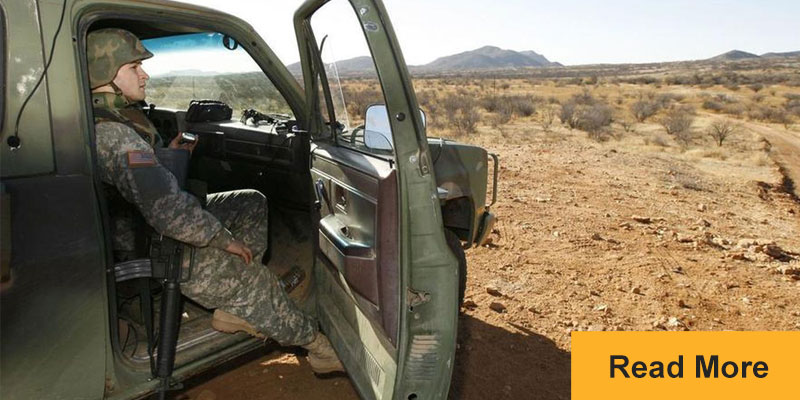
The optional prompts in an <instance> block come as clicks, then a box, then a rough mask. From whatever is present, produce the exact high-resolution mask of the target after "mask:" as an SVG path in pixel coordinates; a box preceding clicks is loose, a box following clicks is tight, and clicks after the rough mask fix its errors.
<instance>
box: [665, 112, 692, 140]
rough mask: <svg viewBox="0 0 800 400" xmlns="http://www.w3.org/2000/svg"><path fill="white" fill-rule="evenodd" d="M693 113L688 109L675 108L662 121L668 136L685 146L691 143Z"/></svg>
mask: <svg viewBox="0 0 800 400" xmlns="http://www.w3.org/2000/svg"><path fill="white" fill-rule="evenodd" d="M692 111H693V110H690V109H688V108H686V107H677V108H673V109H671V110H670V111H669V112H668V113H667V114H666V115H665V116H664V117H663V118H661V121H660V123H661V126H663V127H664V130H665V131H666V132H667V135H671V136H674V137H675V140H676V141H678V142H679V143H681V144H683V145H684V146H686V145H688V144H689V143H691V141H692V137H693V135H692V122H694V115H692V114H693V113H692Z"/></svg>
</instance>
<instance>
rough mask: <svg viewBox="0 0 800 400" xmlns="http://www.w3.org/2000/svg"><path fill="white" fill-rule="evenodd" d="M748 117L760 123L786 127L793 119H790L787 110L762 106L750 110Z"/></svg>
mask: <svg viewBox="0 0 800 400" xmlns="http://www.w3.org/2000/svg"><path fill="white" fill-rule="evenodd" d="M747 116H748V117H750V118H751V119H755V120H758V121H765V122H773V123H776V124H783V125H786V126H788V125H789V124H790V123H791V122H792V121H791V118H789V114H788V113H787V112H786V111H785V110H782V109H780V108H777V107H774V106H760V107H756V108H753V109H751V110H750V112H749V113H748V114H747Z"/></svg>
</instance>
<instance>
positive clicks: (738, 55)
mask: <svg viewBox="0 0 800 400" xmlns="http://www.w3.org/2000/svg"><path fill="white" fill-rule="evenodd" d="M749 58H758V56H757V55H755V54H753V53H748V52H746V51H741V50H731V51H729V52H727V53H722V54H720V55H718V56H715V57H711V58H709V60H710V61H738V60H745V59H749Z"/></svg>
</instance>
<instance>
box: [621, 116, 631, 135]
mask: <svg viewBox="0 0 800 400" xmlns="http://www.w3.org/2000/svg"><path fill="white" fill-rule="evenodd" d="M619 124H620V126H622V130H624V131H625V132H633V129H634V127H633V121H631V120H629V119H625V118H622V119H620V120H619Z"/></svg>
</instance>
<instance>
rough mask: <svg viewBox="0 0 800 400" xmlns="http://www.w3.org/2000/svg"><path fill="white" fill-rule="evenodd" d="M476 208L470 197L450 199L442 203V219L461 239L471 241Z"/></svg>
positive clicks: (446, 226)
mask: <svg viewBox="0 0 800 400" xmlns="http://www.w3.org/2000/svg"><path fill="white" fill-rule="evenodd" d="M473 213H474V208H473V206H472V200H470V198H469V197H459V198H456V199H451V200H448V201H447V202H446V203H444V204H443V205H442V220H443V221H444V226H445V228H447V229H450V230H452V231H453V232H454V233H455V234H456V235H457V236H458V238H459V239H461V240H463V241H467V242H469V241H470V239H471V238H470V237H469V236H470V232H472V220H473V218H472V217H473Z"/></svg>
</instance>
